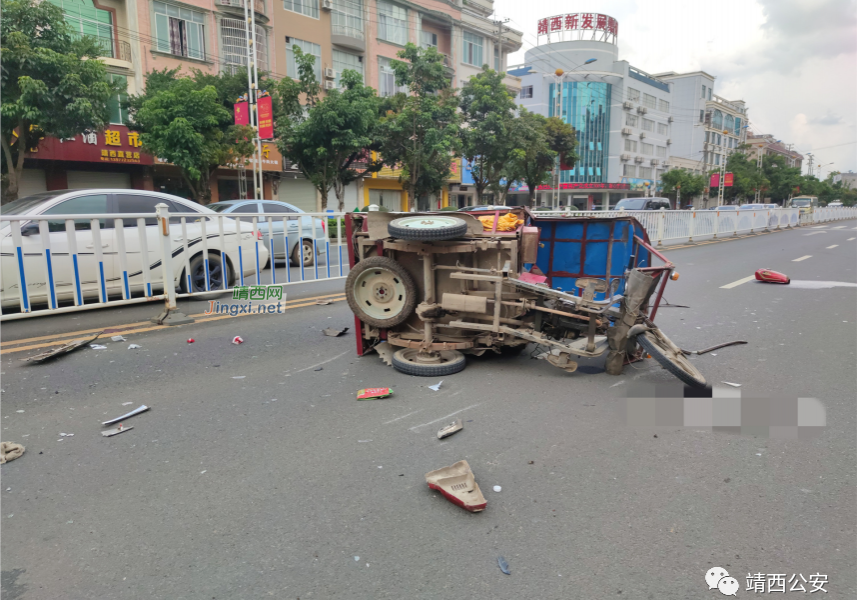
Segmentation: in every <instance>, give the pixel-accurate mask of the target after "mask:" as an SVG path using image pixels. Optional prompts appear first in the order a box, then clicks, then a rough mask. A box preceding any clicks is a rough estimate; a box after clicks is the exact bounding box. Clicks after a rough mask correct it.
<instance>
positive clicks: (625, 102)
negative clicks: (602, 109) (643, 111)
mask: <svg viewBox="0 0 857 600" xmlns="http://www.w3.org/2000/svg"><path fill="white" fill-rule="evenodd" d="M622 108H627V109H631V108H634V105H633V104H632V103H631V101H630V100H625V101H624V102H623V103H622Z"/></svg>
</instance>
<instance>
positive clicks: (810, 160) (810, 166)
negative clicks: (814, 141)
mask: <svg viewBox="0 0 857 600" xmlns="http://www.w3.org/2000/svg"><path fill="white" fill-rule="evenodd" d="M807 156H808V157H809V166H808V167H807V172H806V174H807V175H809V176H810V177H812V161H813V160H815V157H814V156H813V155H812V152H808V153H807Z"/></svg>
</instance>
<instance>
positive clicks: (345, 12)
mask: <svg viewBox="0 0 857 600" xmlns="http://www.w3.org/2000/svg"><path fill="white" fill-rule="evenodd" d="M330 23H331V29H330V31H331V33H333V35H345V36H348V37H351V38H355V39H358V40H362V39H364V38H363V0H334V2H333V10H332V11H331V13H330Z"/></svg>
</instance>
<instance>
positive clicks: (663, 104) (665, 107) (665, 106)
mask: <svg viewBox="0 0 857 600" xmlns="http://www.w3.org/2000/svg"><path fill="white" fill-rule="evenodd" d="M658 110H659V111H661V112H665V113H668V112H670V103H669V102H667V101H666V100H658Z"/></svg>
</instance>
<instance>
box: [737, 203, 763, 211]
mask: <svg viewBox="0 0 857 600" xmlns="http://www.w3.org/2000/svg"><path fill="white" fill-rule="evenodd" d="M738 210H765V205H764V204H742V205H741V206H739V207H738Z"/></svg>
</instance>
